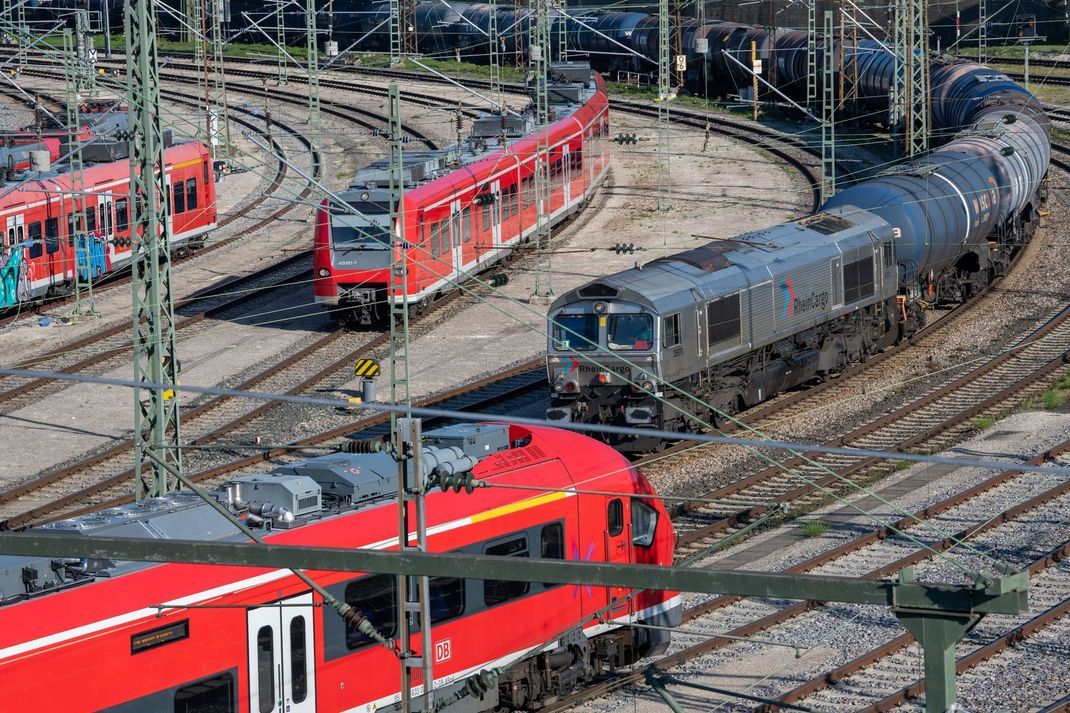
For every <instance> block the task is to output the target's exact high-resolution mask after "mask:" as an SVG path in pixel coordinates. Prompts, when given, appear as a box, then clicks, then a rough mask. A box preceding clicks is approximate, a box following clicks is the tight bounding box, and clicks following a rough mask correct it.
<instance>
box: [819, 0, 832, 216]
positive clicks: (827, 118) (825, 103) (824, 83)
mask: <svg viewBox="0 0 1070 713" xmlns="http://www.w3.org/2000/svg"><path fill="white" fill-rule="evenodd" d="M832 28H833V13H832V11H831V10H825V35H824V38H823V46H822V55H823V56H822V59H823V62H822V65H823V66H822V73H821V203H822V204H824V202H825V201H827V200H828V199H829V198H832V196H833V195H835V193H836V91H835V90H836V81H835V77H836V64H835V62H836V58H835V42H834V41H835V37H834V35H833V30H832Z"/></svg>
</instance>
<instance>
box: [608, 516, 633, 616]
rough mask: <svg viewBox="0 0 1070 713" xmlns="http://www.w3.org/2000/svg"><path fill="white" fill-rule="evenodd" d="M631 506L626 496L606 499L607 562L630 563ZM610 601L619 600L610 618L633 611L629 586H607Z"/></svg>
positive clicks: (611, 611)
mask: <svg viewBox="0 0 1070 713" xmlns="http://www.w3.org/2000/svg"><path fill="white" fill-rule="evenodd" d="M630 515H631V514H630V508H629V507H628V501H627V500H626V499H625V498H622V497H620V498H617V497H614V498H608V499H607V500H606V562H609V563H616V564H624V565H627V564H630V563H631V561H632V548H631V544H632V535H631V527H630V523H629V519H630ZM606 590H607V594H608V597H609V601H608V602H607V604H608V603H611V602H618V603H617V604H616V605H615V606H614V607H613V608H612V609H611V610H610V618H616V617H621V616H626V615H627V614H628V613H629V612H630V611H631V599H630V598H629V597H628V594H629V592H630V590H629V589H628V588H627V587H606Z"/></svg>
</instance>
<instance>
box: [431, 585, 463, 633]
mask: <svg viewBox="0 0 1070 713" xmlns="http://www.w3.org/2000/svg"><path fill="white" fill-rule="evenodd" d="M428 586H429V588H430V592H431V623H432V624H438V623H439V622H443V621H446V620H447V619H455V618H457V617H459V616H460V615H461V614H464V580H463V579H461V578H460V577H432V578H431V581H430V582H428Z"/></svg>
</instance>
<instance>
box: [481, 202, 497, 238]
mask: <svg viewBox="0 0 1070 713" xmlns="http://www.w3.org/2000/svg"><path fill="white" fill-rule="evenodd" d="M493 210H494V205H493V204H491V205H485V206H483V207H482V208H481V209H480V211H479V212H480V213H481V214H482V216H483V231H484V232H487V233H489V232H490V219H491V211H493Z"/></svg>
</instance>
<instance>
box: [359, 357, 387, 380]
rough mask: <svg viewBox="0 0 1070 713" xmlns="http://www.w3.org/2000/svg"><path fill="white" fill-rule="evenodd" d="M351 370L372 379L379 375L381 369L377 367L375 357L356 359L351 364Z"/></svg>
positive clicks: (377, 362) (377, 363)
mask: <svg viewBox="0 0 1070 713" xmlns="http://www.w3.org/2000/svg"><path fill="white" fill-rule="evenodd" d="M353 371H354V373H356V375H357V376H360V377H363V378H365V379H374V378H375V377H377V376H379V372H380V371H382V370H381V369H380V368H379V361H378V360H377V359H357V361H356V363H355V364H353Z"/></svg>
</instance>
